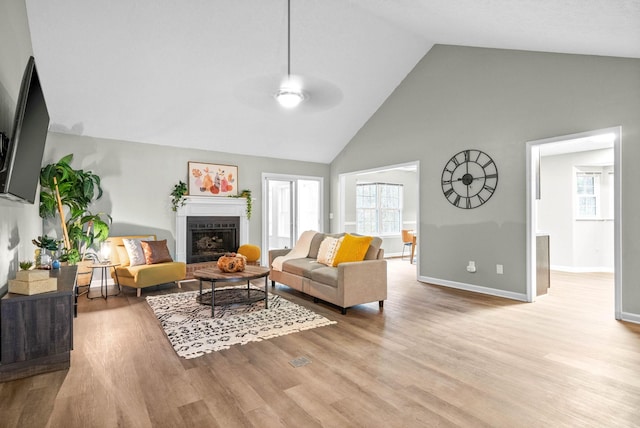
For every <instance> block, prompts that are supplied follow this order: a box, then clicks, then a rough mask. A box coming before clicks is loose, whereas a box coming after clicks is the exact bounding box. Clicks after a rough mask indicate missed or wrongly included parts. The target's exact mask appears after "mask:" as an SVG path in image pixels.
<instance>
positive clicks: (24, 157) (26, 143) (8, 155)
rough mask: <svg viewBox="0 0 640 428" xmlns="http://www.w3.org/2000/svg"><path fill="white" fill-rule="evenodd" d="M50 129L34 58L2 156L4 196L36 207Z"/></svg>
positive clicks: (1, 193) (0, 179)
mask: <svg viewBox="0 0 640 428" xmlns="http://www.w3.org/2000/svg"><path fill="white" fill-rule="evenodd" d="M48 129H49V111H48V110H47V104H46V103H45V99H44V94H43V93H42V87H41V86H40V79H38V72H37V70H36V64H35V60H34V58H33V57H30V58H29V61H28V62H27V67H26V68H25V70H24V75H23V77H22V84H21V85H20V93H19V95H18V105H17V106H16V113H15V118H14V121H13V132H12V134H11V138H10V139H9V141H8V144H6V147H3V150H2V153H1V154H0V196H1V197H4V198H8V199H12V200H17V201H21V202H26V203H30V204H33V203H34V202H35V199H36V191H37V190H38V181H39V179H40V168H41V167H42V156H43V154H44V146H45V143H46V140H47V131H48Z"/></svg>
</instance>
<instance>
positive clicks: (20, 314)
mask: <svg viewBox="0 0 640 428" xmlns="http://www.w3.org/2000/svg"><path fill="white" fill-rule="evenodd" d="M76 270H77V267H76V266H64V267H62V268H60V269H56V270H52V271H51V272H50V275H51V276H52V277H56V278H58V289H57V290H56V291H51V292H48V293H41V294H34V295H32V296H26V295H20V294H13V293H7V294H6V295H5V296H4V297H3V298H2V299H0V382H4V381H9V380H14V379H20V378H23V377H27V376H32V375H36V374H40V373H47V372H51V371H55V370H62V369H66V368H69V364H70V361H71V349H72V348H73V315H74V296H75V278H76Z"/></svg>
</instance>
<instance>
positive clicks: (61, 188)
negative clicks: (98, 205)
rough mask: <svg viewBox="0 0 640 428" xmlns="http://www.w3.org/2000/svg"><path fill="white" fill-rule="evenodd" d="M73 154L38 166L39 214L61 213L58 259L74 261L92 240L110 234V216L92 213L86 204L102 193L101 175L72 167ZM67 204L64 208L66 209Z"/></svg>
mask: <svg viewBox="0 0 640 428" xmlns="http://www.w3.org/2000/svg"><path fill="white" fill-rule="evenodd" d="M72 160H73V154H69V155H67V156H64V157H63V158H62V159H60V160H59V161H58V162H56V163H52V164H49V165H46V166H44V167H43V168H42V169H41V170H40V217H42V218H54V217H55V216H56V215H58V216H59V217H60V226H61V229H62V236H63V239H62V244H63V249H62V256H61V257H60V260H61V261H68V262H69V264H75V263H77V262H78V261H80V260H82V257H83V255H84V252H85V251H86V250H87V249H88V248H89V247H90V246H91V245H92V244H93V243H94V242H95V243H99V242H102V241H104V240H106V239H107V237H108V236H109V225H110V223H111V216H109V215H108V214H104V213H98V214H94V213H92V212H91V211H89V205H90V204H91V203H93V202H94V201H95V200H98V199H100V198H101V197H102V187H101V186H100V177H99V176H98V175H96V174H94V173H93V172H91V171H84V170H81V169H79V170H76V169H73V168H72V167H71V165H70V164H71V161H72ZM65 207H66V209H65Z"/></svg>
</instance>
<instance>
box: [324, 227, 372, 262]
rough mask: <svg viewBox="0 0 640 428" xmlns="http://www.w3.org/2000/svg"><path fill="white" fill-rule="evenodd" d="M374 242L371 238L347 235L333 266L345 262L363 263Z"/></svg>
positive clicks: (343, 239)
mask: <svg viewBox="0 0 640 428" xmlns="http://www.w3.org/2000/svg"><path fill="white" fill-rule="evenodd" d="M372 240H373V237H371V236H354V235H351V234H349V233H347V234H346V235H345V236H344V238H342V243H341V244H340V247H339V248H338V253H337V254H336V256H335V258H334V259H333V266H338V265H339V264H340V263H345V262H361V261H362V260H364V256H365V255H366V254H367V250H368V249H369V244H370V243H371V241H372Z"/></svg>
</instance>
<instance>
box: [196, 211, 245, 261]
mask: <svg viewBox="0 0 640 428" xmlns="http://www.w3.org/2000/svg"><path fill="white" fill-rule="evenodd" d="M239 228H240V217H187V263H200V262H208V261H216V260H218V259H219V258H220V257H222V256H224V255H225V253H232V252H236V251H237V250H238V232H239Z"/></svg>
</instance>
